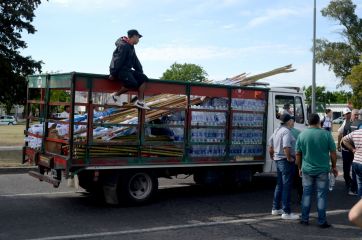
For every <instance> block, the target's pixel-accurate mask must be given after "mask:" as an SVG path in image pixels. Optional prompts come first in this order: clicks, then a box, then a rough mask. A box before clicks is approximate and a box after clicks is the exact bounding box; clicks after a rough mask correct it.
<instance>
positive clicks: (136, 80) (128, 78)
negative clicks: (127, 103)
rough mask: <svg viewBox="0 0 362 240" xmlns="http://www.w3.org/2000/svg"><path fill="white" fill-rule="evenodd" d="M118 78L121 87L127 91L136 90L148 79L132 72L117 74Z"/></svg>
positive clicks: (143, 75) (141, 74)
mask: <svg viewBox="0 0 362 240" xmlns="http://www.w3.org/2000/svg"><path fill="white" fill-rule="evenodd" d="M118 78H119V80H120V81H121V83H122V84H123V86H124V87H126V88H128V89H138V88H139V87H140V86H141V85H142V84H143V83H144V82H146V81H147V80H148V77H147V76H146V75H145V74H143V73H139V72H136V71H133V70H130V71H121V72H119V74H118Z"/></svg>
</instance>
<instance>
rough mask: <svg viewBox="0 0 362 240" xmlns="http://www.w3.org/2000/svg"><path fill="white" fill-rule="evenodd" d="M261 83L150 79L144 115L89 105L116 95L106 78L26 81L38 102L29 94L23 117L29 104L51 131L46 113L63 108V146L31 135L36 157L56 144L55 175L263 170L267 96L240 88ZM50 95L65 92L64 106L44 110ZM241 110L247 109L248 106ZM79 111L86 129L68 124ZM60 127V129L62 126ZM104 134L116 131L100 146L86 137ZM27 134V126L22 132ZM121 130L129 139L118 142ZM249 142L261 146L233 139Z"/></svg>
mask: <svg viewBox="0 0 362 240" xmlns="http://www.w3.org/2000/svg"><path fill="white" fill-rule="evenodd" d="M281 71H284V72H285V71H291V70H290V68H289V67H286V68H285V67H284V68H282V69H279V70H275V71H271V72H269V73H266V74H263V75H262V76H266V75H267V76H270V75H271V74H275V73H276V72H278V73H280V72H281ZM260 77H261V76H255V77H246V74H240V75H238V76H236V77H234V78H233V80H234V81H235V82H237V83H238V84H239V85H238V86H235V85H223V84H210V83H190V82H180V81H165V80H156V79H151V80H150V81H149V82H147V87H146V91H145V93H144V95H145V99H146V103H147V104H148V105H149V106H150V107H151V109H150V110H147V111H146V110H140V109H138V108H135V107H134V106H133V105H132V104H131V103H129V104H126V105H124V106H122V107H118V106H114V105H106V104H104V102H96V101H95V97H94V96H95V95H96V93H97V94H101V93H103V94H105V93H112V92H115V91H116V90H117V89H119V88H120V87H121V84H120V83H119V82H114V81H110V80H109V79H108V76H106V75H99V74H87V73H76V72H73V73H66V74H51V75H49V74H48V75H34V76H30V77H28V81H29V84H28V92H32V91H39V90H40V92H41V99H33V98H31V94H28V101H27V109H28V114H29V109H30V107H31V105H34V104H35V105H36V106H39V108H40V116H39V119H40V122H42V123H51V122H56V121H54V120H52V119H51V113H50V110H51V107H50V106H64V105H66V104H69V105H70V108H71V113H70V116H69V121H68V122H67V121H65V124H67V125H68V126H69V130H68V134H67V135H66V136H63V139H55V138H51V137H49V132H48V129H47V128H46V127H45V126H46V124H44V129H43V134H39V135H37V136H38V137H39V138H41V139H42V146H41V147H40V148H39V149H37V151H36V152H38V153H40V154H43V153H45V152H46V153H47V154H52V153H51V152H49V149H50V148H49V147H48V146H49V143H50V142H54V140H57V144H58V145H56V147H55V149H56V150H57V151H61V153H60V154H59V152H57V153H55V152H54V155H55V158H54V168H58V169H60V170H66V171H75V170H77V169H79V168H87V167H104V168H107V167H112V168H117V167H118V168H124V167H127V168H132V167H137V168H139V167H142V166H143V167H147V166H151V165H152V166H153V167H154V166H160V167H165V166H171V167H172V166H174V167H187V166H204V165H207V166H210V165H211V166H218V165H223V166H225V165H228V164H230V165H243V164H263V162H264V156H265V140H264V139H265V136H266V117H267V105H268V104H267V99H268V89H267V88H265V87H261V88H258V87H245V86H241V85H245V84H249V83H252V82H254V83H255V82H256V79H259V78H260ZM54 90H57V91H58V90H62V91H66V92H68V93H69V95H70V101H69V102H67V103H64V102H59V101H58V102H50V94H51V92H52V91H54ZM79 93H82V94H83V95H85V96H87V97H86V100H85V101H83V102H80V101H79V100H77V98H76V95H77V94H79ZM128 94H130V95H132V94H137V93H135V92H129V93H128ZM217 102H223V103H225V105H222V106H221V105H220V106H218V105H217ZM248 104H249V105H250V104H251V105H252V106H247V105H248ZM79 106H84V107H85V108H86V114H87V116H88V118H87V120H86V122H83V123H77V122H76V121H75V114H74V110H75V109H76V107H79ZM108 108H115V109H116V110H115V111H114V112H113V113H112V114H110V115H107V116H104V117H103V118H102V119H101V120H99V119H97V120H95V118H93V115H94V114H95V110H105V109H108ZM175 114H176V115H180V116H182V119H183V120H182V121H174V122H172V121H171V122H166V123H165V122H161V123H159V121H161V120H162V119H164V118H169V117H170V116H173V115H175ZM196 117H199V118H200V117H201V118H203V117H205V118H206V119H208V118H215V119H216V118H221V119H222V121H220V122H218V124H215V123H213V122H212V121H199V122H197V121H196ZM244 117H245V119H246V117H248V118H250V117H251V118H252V119H256V118H258V120H255V121H259V122H258V123H257V124H258V125H257V126H251V125H250V124H249V125H244V126H242V124H241V125H240V124H239V123H236V121H244V122H245V119H244ZM253 117H254V118H253ZM239 118H240V119H244V120H240V119H239ZM131 120H133V122H131ZM60 122H61V123H63V124H64V120H63V121H60ZM251 122H254V120H252V121H251ZM58 124H59V121H58ZM80 125H86V128H83V129H81V130H77V128H76V126H80ZM111 126H113V127H115V128H114V130H113V131H110V133H109V134H110V135H111V137H109V136H108V137H109V138H110V139H108V140H107V141H105V140H104V136H103V139H102V138H101V137H97V136H94V133H93V130H94V129H96V128H97V127H107V128H109V127H111ZM29 127H30V123H29V120H28V122H27V129H28V128H29ZM147 129H151V132H152V129H162V130H165V129H168V130H170V129H171V131H173V130H174V129H178V131H179V132H182V134H180V136H181V137H182V138H181V139H175V138H172V136H169V135H162V134H160V135H157V136H156V137H154V136H151V135H150V134H149V133H147V131H148V130H147ZM126 130H129V131H130V132H132V134H130V135H127V134H126V135H122V133H123V132H124V131H126ZM160 131H161V130H160ZM200 132H201V133H203V134H204V135H203V136H202V137H199V136H197V134H199V133H200ZM25 133H27V132H25ZM52 134H54V133H53V132H52ZM238 134H239V135H240V136H239V135H238ZM250 134H251V135H250ZM252 134H254V135H255V134H259V135H258V137H259V138H260V141H259V140H258V139H256V140H255V141H254V140H252V141H249V142H248V143H240V141H238V138H240V137H243V136H244V137H245V136H249V135H250V136H249V137H248V138H250V139H252V138H253V137H252ZM33 135H34V134H33ZM29 136H30V135H29ZM34 136H35V135H34ZM112 136H113V137H112ZM59 145H60V146H59ZM26 149H29V147H28V146H27V148H26ZM24 154H25V155H26V154H29V155H31V156H29V157H28V158H24V159H32V160H33V158H34V157H36V156H37V155H36V154H34V152H33V151H24ZM33 161H34V160H33ZM35 162H37V161H35Z"/></svg>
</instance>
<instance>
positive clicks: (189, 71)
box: [161, 63, 207, 82]
mask: <svg viewBox="0 0 362 240" xmlns="http://www.w3.org/2000/svg"><path fill="white" fill-rule="evenodd" d="M206 76H207V73H206V72H205V70H204V69H203V68H202V67H201V66H199V65H196V64H191V63H184V64H179V63H174V64H172V65H171V67H170V68H169V69H167V70H166V71H165V72H164V73H163V75H162V77H161V79H163V80H178V81H189V82H204V81H205V80H206Z"/></svg>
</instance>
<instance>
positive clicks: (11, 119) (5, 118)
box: [0, 115, 17, 125]
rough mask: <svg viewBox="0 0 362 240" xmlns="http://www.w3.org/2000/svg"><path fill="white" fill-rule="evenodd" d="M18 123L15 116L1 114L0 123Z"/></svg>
mask: <svg viewBox="0 0 362 240" xmlns="http://www.w3.org/2000/svg"><path fill="white" fill-rule="evenodd" d="M16 123H17V122H16V118H15V117H14V116H8V115H5V116H0V125H14V124H16Z"/></svg>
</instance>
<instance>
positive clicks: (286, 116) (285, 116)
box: [279, 113, 294, 123]
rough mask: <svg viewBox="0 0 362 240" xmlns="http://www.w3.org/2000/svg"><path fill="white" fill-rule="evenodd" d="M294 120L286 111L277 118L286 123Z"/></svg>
mask: <svg viewBox="0 0 362 240" xmlns="http://www.w3.org/2000/svg"><path fill="white" fill-rule="evenodd" d="M292 119H293V120H294V117H293V116H290V115H289V114H288V113H284V114H283V115H281V116H280V118H279V120H280V121H282V123H287V122H288V121H289V120H292Z"/></svg>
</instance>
